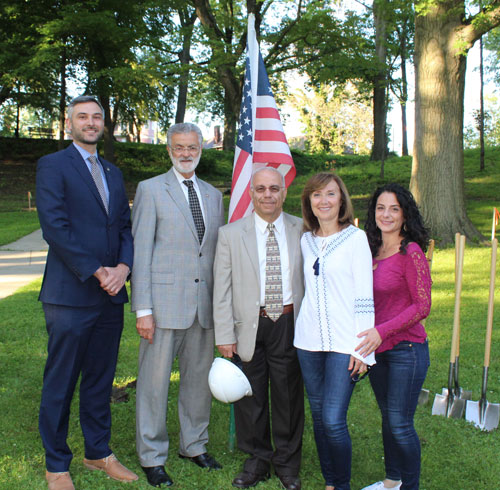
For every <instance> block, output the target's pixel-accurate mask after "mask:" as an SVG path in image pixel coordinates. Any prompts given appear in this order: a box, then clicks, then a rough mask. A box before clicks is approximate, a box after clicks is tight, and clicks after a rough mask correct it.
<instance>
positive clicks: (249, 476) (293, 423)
mask: <svg viewBox="0 0 500 490" xmlns="http://www.w3.org/2000/svg"><path fill="white" fill-rule="evenodd" d="M250 195H251V198H252V201H253V205H254V208H255V213H254V214H253V215H251V216H248V217H246V218H243V219H241V220H238V221H236V222H234V223H231V224H229V225H226V226H223V227H222V228H220V230H219V239H218V242H217V251H216V255H215V264H214V277H215V284H214V322H215V342H216V344H217V348H218V349H219V351H220V353H221V354H222V355H223V356H224V357H229V358H231V357H233V356H235V355H238V356H239V357H240V358H241V360H242V361H243V362H242V365H243V372H244V373H245V374H246V376H247V378H248V379H249V381H250V384H251V386H252V391H253V396H251V397H244V398H243V399H242V400H240V401H238V402H237V403H236V404H235V419H236V434H237V438H238V447H239V448H240V449H241V450H242V451H244V452H246V453H248V454H249V455H250V456H249V458H248V459H247V460H246V461H245V464H244V467H243V472H241V473H240V474H238V475H237V476H236V478H235V479H234V480H233V482H232V484H233V486H235V487H237V488H249V487H253V486H255V485H257V484H258V483H259V482H261V481H264V480H266V479H267V478H269V470H270V466H271V463H272V465H273V466H274V469H275V472H276V474H277V476H278V478H279V479H280V481H281V484H282V486H283V487H284V488H286V489H288V490H300V488H301V483H300V479H299V477H298V474H299V470H300V461H301V449H302V432H303V428H304V389H303V384H302V376H301V372H300V366H299V363H298V360H297V353H296V350H295V347H294V346H293V336H294V321H295V318H296V316H297V314H298V312H299V308H300V304H301V302H302V298H303V295H304V283H303V271H302V254H301V251H300V237H301V234H302V233H301V232H302V220H300V219H299V218H296V217H294V216H290V215H288V214H286V213H283V212H282V206H283V202H284V200H285V197H286V188H285V182H284V179H283V176H282V175H281V174H280V173H279V171H277V170H276V169H274V168H271V167H266V168H261V169H259V170H257V171H255V172H254V174H253V175H252V182H251V188H250ZM271 271H272V272H271ZM269 385H270V388H271V402H272V416H271V419H272V420H270V410H269V396H268V392H269ZM271 422H272V431H271V429H270V423H271ZM271 432H272V436H273V442H274V449H273V445H272V442H271Z"/></svg>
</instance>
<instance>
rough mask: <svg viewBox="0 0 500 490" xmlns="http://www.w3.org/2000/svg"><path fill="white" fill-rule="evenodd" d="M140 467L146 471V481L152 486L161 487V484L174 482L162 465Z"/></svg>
mask: <svg viewBox="0 0 500 490" xmlns="http://www.w3.org/2000/svg"><path fill="white" fill-rule="evenodd" d="M141 468H142V469H143V470H144V473H146V478H147V479H148V483H149V484H150V485H152V486H153V487H161V486H162V485H165V486H167V487H169V486H170V485H173V484H174V482H173V481H172V478H170V477H169V476H168V473H167V472H166V471H165V468H164V467H163V466H141Z"/></svg>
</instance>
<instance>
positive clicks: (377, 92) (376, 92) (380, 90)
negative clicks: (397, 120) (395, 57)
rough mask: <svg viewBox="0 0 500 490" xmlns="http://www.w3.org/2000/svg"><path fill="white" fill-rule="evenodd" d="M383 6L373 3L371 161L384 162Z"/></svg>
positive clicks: (384, 43)
mask: <svg viewBox="0 0 500 490" xmlns="http://www.w3.org/2000/svg"><path fill="white" fill-rule="evenodd" d="M384 9H385V5H384V2H383V1H381V0H375V1H374V2H373V17H374V21H375V51H376V54H377V59H378V62H379V66H380V68H379V73H378V74H377V75H376V76H375V77H374V80H373V148H372V155H371V159H372V160H375V161H378V160H385V158H386V156H387V127H386V126H387V98H386V91H387V69H386V59H387V46H386V43H387V23H386V18H385V10H384Z"/></svg>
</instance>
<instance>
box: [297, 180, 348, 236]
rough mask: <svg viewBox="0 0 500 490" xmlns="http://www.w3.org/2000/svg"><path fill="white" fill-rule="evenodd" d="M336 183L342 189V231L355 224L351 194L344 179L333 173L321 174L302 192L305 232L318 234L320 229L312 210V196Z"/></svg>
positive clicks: (340, 215) (309, 182) (340, 212)
mask: <svg viewBox="0 0 500 490" xmlns="http://www.w3.org/2000/svg"><path fill="white" fill-rule="evenodd" d="M332 180H333V181H335V182H336V183H337V185H338V186H339V189H340V195H341V199H342V202H341V204H340V209H339V225H340V229H343V228H346V227H347V226H349V225H352V224H353V223H354V210H353V208H352V203H351V198H350V197H349V192H347V188H346V186H345V184H344V182H343V181H342V179H341V178H340V177H339V176H338V175H336V174H334V173H331V172H320V173H319V174H316V175H313V176H312V177H311V178H310V179H309V180H308V181H307V182H306V185H305V186H304V190H303V191H302V218H303V220H304V231H312V232H316V231H318V229H319V221H318V218H316V216H314V213H313V212H312V208H311V194H312V193H313V192H315V191H318V190H321V189H323V188H324V187H326V186H327V185H328V184H329V183H330V182H331V181H332Z"/></svg>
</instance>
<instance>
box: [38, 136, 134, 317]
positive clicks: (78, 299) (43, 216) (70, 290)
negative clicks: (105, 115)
mask: <svg viewBox="0 0 500 490" xmlns="http://www.w3.org/2000/svg"><path fill="white" fill-rule="evenodd" d="M100 161H101V163H102V166H103V168H104V174H105V176H106V180H107V184H108V188H109V215H108V214H107V213H106V210H105V208H104V204H103V203H102V200H101V197H100V195H99V192H98V190H97V187H96V185H95V183H94V181H93V179H92V176H91V174H90V172H89V170H88V168H87V165H86V163H85V161H84V160H83V158H82V157H81V155H80V153H79V152H78V150H77V149H76V148H75V147H74V145H73V144H71V145H70V146H69V147H68V148H66V149H65V150H62V151H59V152H57V153H52V154H50V155H46V156H44V157H42V158H40V160H39V161H38V165H37V175H36V205H37V210H38V217H39V219H40V225H41V227H42V232H43V237H44V239H45V240H46V241H47V243H48V244H49V252H48V255H47V263H46V266H45V273H44V276H43V283H42V289H41V291H40V296H39V299H40V301H43V302H44V303H51V304H56V305H66V306H78V307H83V306H94V305H97V304H100V303H102V302H103V301H105V300H107V299H109V300H111V301H112V302H113V303H126V302H127V301H128V297H127V291H126V288H125V287H123V288H122V290H121V291H120V292H119V293H118V294H117V295H116V296H113V297H112V296H109V295H108V294H107V293H106V292H105V291H104V290H103V289H102V288H101V287H100V286H99V281H98V280H97V279H96V278H95V277H94V276H93V274H94V272H95V271H96V270H97V269H98V268H99V267H100V266H109V267H114V266H116V265H117V264H119V263H120V262H123V263H125V264H127V265H128V266H129V267H130V269H132V261H133V241H132V234H131V227H130V208H129V203H128V199H127V196H126V193H125V187H124V184H123V177H122V174H121V172H120V170H119V169H118V168H117V167H116V166H114V165H113V164H111V163H110V162H108V161H106V160H104V159H102V158H100Z"/></svg>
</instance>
